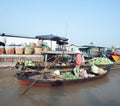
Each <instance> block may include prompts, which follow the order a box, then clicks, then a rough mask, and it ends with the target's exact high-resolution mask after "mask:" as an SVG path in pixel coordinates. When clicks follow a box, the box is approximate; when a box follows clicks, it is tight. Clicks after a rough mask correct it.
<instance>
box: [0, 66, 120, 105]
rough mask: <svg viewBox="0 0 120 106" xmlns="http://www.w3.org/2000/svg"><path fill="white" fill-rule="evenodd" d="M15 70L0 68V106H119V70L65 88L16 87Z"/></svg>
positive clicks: (17, 85) (17, 84)
mask: <svg viewBox="0 0 120 106" xmlns="http://www.w3.org/2000/svg"><path fill="white" fill-rule="evenodd" d="M15 73H16V69H14V68H1V69H0V106H120V70H111V71H110V72H109V74H108V75H107V76H105V77H104V78H101V79H99V80H94V81H89V82H85V83H80V84H77V85H70V86H64V87H35V86H33V87H31V88H30V89H29V90H28V91H27V92H26V93H25V95H23V96H20V94H22V92H23V91H24V90H25V89H26V88H27V87H28V86H26V85H19V83H18V81H17V79H16V77H15Z"/></svg>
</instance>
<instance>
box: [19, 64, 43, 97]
mask: <svg viewBox="0 0 120 106" xmlns="http://www.w3.org/2000/svg"><path fill="white" fill-rule="evenodd" d="M38 66H40V64H39V65H38ZM38 70H39V67H38ZM42 75H43V73H41V75H40V77H41V76H42ZM40 77H38V78H37V79H36V80H34V81H33V82H32V84H31V85H29V86H28V88H27V89H25V90H24V92H23V93H22V94H20V96H22V95H24V94H25V93H26V92H27V91H28V90H29V89H30V88H31V87H32V86H33V85H34V84H35V83H36V82H37V81H38V80H39V78H40Z"/></svg>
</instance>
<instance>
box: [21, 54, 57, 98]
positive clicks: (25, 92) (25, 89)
mask: <svg viewBox="0 0 120 106" xmlns="http://www.w3.org/2000/svg"><path fill="white" fill-rule="evenodd" d="M58 58H59V56H58V57H57V58H56V59H55V60H54V61H53V63H54V62H56V60H57V59H58ZM51 65H52V64H50V65H49V66H48V68H50V67H51ZM39 66H40V64H39ZM48 68H47V69H48ZM38 70H39V67H38ZM44 70H45V69H44ZM44 70H43V71H42V73H41V75H40V77H38V78H37V79H36V80H34V81H33V82H32V84H31V85H30V86H28V88H27V89H25V90H24V92H23V93H22V94H20V96H22V95H24V94H25V93H26V92H27V91H28V90H29V89H30V88H31V87H32V86H33V85H34V84H35V83H36V82H37V81H38V80H39V78H41V76H42V75H43V73H44Z"/></svg>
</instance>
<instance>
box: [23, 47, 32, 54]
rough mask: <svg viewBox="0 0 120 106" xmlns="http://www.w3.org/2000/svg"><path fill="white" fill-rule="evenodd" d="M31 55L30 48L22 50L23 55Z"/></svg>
mask: <svg viewBox="0 0 120 106" xmlns="http://www.w3.org/2000/svg"><path fill="white" fill-rule="evenodd" d="M32 53H33V49H31V48H27V49H25V50H24V54H32Z"/></svg>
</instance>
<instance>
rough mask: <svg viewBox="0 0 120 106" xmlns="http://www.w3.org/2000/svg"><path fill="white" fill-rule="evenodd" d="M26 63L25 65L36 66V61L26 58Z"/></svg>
mask: <svg viewBox="0 0 120 106" xmlns="http://www.w3.org/2000/svg"><path fill="white" fill-rule="evenodd" d="M24 64H25V66H35V63H34V62H33V61H31V60H26V61H25V63H24Z"/></svg>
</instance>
